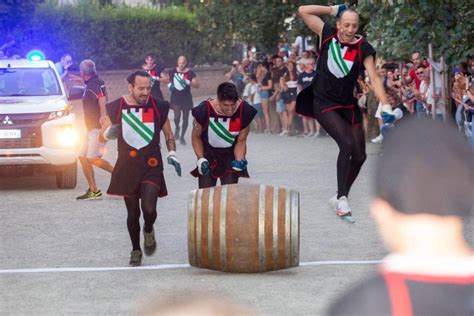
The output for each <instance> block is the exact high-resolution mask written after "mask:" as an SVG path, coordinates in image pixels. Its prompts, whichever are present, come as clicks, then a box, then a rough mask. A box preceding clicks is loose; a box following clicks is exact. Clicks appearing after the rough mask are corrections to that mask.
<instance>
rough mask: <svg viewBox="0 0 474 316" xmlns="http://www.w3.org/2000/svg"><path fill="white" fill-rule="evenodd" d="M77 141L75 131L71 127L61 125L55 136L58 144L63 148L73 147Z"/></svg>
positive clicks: (77, 137)
mask: <svg viewBox="0 0 474 316" xmlns="http://www.w3.org/2000/svg"><path fill="white" fill-rule="evenodd" d="M78 140H79V134H78V133H77V130H76V129H75V128H74V127H73V126H71V125H63V126H60V128H59V133H58V135H57V141H58V144H59V145H61V146H63V147H68V148H71V147H75V146H76V145H77V142H78Z"/></svg>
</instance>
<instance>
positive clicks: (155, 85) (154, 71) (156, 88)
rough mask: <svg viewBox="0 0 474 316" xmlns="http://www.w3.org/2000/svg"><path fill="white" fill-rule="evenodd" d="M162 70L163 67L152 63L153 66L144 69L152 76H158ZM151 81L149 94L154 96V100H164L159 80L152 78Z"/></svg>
mask: <svg viewBox="0 0 474 316" xmlns="http://www.w3.org/2000/svg"><path fill="white" fill-rule="evenodd" d="M163 70H165V69H164V68H163V67H161V66H158V65H154V66H153V68H151V69H145V71H146V72H148V73H149V74H150V76H153V77H160V75H161V73H162V72H163ZM151 82H152V85H151V95H152V96H153V97H155V99H156V100H164V97H163V93H162V92H161V89H160V81H158V80H155V79H152V81H151Z"/></svg>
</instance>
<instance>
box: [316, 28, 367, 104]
mask: <svg viewBox="0 0 474 316" xmlns="http://www.w3.org/2000/svg"><path fill="white" fill-rule="evenodd" d="M370 55H373V56H374V57H375V50H374V48H373V47H372V46H371V45H370V44H369V42H367V40H366V39H365V38H364V37H361V36H359V37H358V38H357V40H356V41H354V42H353V43H350V44H348V43H341V42H340V41H339V38H338V35H337V30H336V29H335V28H333V27H331V26H330V25H329V24H327V23H325V24H324V27H323V32H322V46H321V50H320V57H319V58H318V63H317V73H316V79H315V81H314V82H313V92H314V95H315V99H316V100H317V101H318V104H319V105H320V106H322V108H328V107H332V106H338V105H343V106H348V105H356V104H357V99H355V97H354V93H353V92H354V87H355V84H356V83H357V77H358V75H359V73H360V71H362V70H364V64H363V61H364V60H365V58H366V57H367V56H370Z"/></svg>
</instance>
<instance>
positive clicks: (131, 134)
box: [122, 107, 155, 149]
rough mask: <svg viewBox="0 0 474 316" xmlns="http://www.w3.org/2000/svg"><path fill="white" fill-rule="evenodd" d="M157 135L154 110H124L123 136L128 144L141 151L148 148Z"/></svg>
mask: <svg viewBox="0 0 474 316" xmlns="http://www.w3.org/2000/svg"><path fill="white" fill-rule="evenodd" d="M154 135H155V120H154V112H153V108H152V107H150V108H148V109H145V108H139V109H138V111H136V110H135V109H131V110H130V111H129V110H127V109H123V110H122V136H123V139H124V140H125V142H126V143H127V144H129V145H130V146H132V147H134V148H136V149H141V148H143V147H145V146H147V145H148V144H149V143H150V142H151V140H152V139H153V136H154Z"/></svg>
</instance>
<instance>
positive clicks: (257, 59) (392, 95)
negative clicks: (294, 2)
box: [226, 36, 474, 143]
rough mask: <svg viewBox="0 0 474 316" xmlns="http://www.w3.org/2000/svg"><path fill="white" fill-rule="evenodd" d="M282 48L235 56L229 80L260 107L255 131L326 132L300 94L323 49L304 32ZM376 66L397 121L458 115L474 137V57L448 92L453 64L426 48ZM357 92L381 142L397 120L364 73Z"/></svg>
mask: <svg viewBox="0 0 474 316" xmlns="http://www.w3.org/2000/svg"><path fill="white" fill-rule="evenodd" d="M303 42H304V43H305V45H304V46H305V47H304V48H303V47H302V43H303ZM306 48H309V49H306ZM276 52H277V53H276V54H274V55H269V54H264V53H256V52H255V51H254V50H252V49H251V48H249V49H248V50H247V54H246V56H245V58H243V59H242V60H241V61H239V60H234V62H233V63H232V69H231V70H230V71H229V72H228V73H226V80H229V81H231V82H233V83H234V84H235V85H236V86H237V87H238V90H239V93H240V94H241V96H242V98H243V99H244V100H246V101H247V102H249V103H250V104H251V105H253V106H254V107H255V108H256V109H257V110H258V115H257V117H256V119H255V122H256V123H255V128H254V130H255V132H257V133H272V134H278V135H280V136H304V137H319V136H321V135H323V134H324V131H323V130H322V129H321V128H320V126H319V124H318V123H317V121H315V120H314V119H311V118H306V117H302V116H300V115H298V114H297V113H295V105H296V97H297V94H298V93H299V92H300V91H301V90H302V89H304V88H306V87H307V86H309V85H310V84H311V82H312V80H313V78H314V76H315V74H316V68H315V67H316V60H317V53H316V52H315V51H314V48H313V47H311V45H309V43H308V40H307V39H306V38H305V39H303V37H301V36H299V37H297V39H296V40H295V42H294V44H293V45H280V46H279V47H278V49H277V50H276ZM376 68H377V71H378V75H379V76H380V77H382V78H383V82H384V87H385V89H386V92H387V94H388V96H389V100H390V103H391V104H392V107H393V108H394V109H396V121H398V120H400V119H406V118H408V117H416V118H423V117H434V118H435V119H438V120H449V119H453V120H455V122H456V123H457V124H458V126H459V129H460V131H461V132H462V133H463V134H464V135H465V136H466V137H471V135H472V123H471V122H472V113H473V112H474V107H473V106H474V88H473V81H472V76H473V74H474V59H471V60H470V61H469V63H462V64H460V65H457V66H456V67H454V68H453V70H452V71H453V73H452V85H451V95H449V94H448V90H447V89H446V90H445V92H443V89H444V87H445V85H444V84H443V80H444V79H443V78H446V76H443V72H444V71H446V69H448V68H447V67H446V66H444V67H443V66H442V65H441V63H439V62H436V61H435V60H433V59H430V58H424V57H423V53H422V52H419V51H414V52H413V53H412V54H411V58H410V60H405V61H385V60H383V59H381V58H378V59H377V63H376ZM431 80H433V81H434V83H433V85H431V82H430V81H431ZM354 93H355V94H356V96H357V99H358V100H359V102H358V105H359V106H360V107H361V108H362V110H363V113H364V128H365V131H366V136H367V140H368V141H372V142H373V143H381V142H382V141H383V138H384V134H385V133H386V132H388V131H389V130H390V129H391V128H393V127H394V125H395V124H396V122H388V123H386V124H385V126H384V123H383V120H382V116H381V106H379V103H378V100H377V99H376V98H375V95H374V93H373V88H372V86H371V83H370V82H369V80H368V76H367V75H366V74H365V73H364V72H361V74H360V76H359V80H358V85H357V87H356V89H355V90H354ZM433 112H434V113H433Z"/></svg>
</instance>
